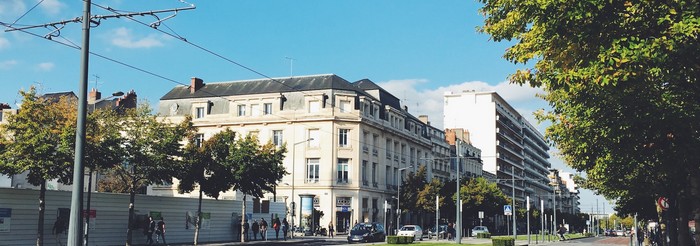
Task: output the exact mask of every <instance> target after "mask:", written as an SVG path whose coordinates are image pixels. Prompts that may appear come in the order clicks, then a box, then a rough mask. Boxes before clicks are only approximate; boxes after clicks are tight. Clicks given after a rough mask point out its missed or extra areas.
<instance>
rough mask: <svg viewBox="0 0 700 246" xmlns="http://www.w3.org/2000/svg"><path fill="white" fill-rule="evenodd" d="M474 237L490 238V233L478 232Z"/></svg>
mask: <svg viewBox="0 0 700 246" xmlns="http://www.w3.org/2000/svg"><path fill="white" fill-rule="evenodd" d="M476 238H491V233H488V232H479V233H477V234H476Z"/></svg>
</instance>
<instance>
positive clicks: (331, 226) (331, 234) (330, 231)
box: [328, 221, 335, 238]
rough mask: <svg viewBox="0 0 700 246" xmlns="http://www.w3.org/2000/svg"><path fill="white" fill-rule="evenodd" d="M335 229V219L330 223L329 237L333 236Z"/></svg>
mask: <svg viewBox="0 0 700 246" xmlns="http://www.w3.org/2000/svg"><path fill="white" fill-rule="evenodd" d="M334 231H335V229H334V228H333V221H331V222H330V223H328V237H330V238H333V232H334Z"/></svg>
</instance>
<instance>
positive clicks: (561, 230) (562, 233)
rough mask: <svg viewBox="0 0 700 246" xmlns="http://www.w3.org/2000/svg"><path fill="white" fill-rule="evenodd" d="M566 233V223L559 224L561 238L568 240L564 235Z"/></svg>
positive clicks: (558, 232)
mask: <svg viewBox="0 0 700 246" xmlns="http://www.w3.org/2000/svg"><path fill="white" fill-rule="evenodd" d="M564 233H566V227H564V225H562V224H559V229H558V230H557V234H559V240H561V241H564V240H566V238H565V237H564Z"/></svg>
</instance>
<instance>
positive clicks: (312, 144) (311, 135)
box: [309, 129, 321, 148]
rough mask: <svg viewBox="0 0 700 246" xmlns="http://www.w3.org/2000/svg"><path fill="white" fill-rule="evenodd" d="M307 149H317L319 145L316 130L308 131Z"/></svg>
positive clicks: (319, 138)
mask: <svg viewBox="0 0 700 246" xmlns="http://www.w3.org/2000/svg"><path fill="white" fill-rule="evenodd" d="M309 139H311V140H309V147H310V148H318V147H319V146H320V143H321V136H320V132H319V130H318V129H311V130H309Z"/></svg>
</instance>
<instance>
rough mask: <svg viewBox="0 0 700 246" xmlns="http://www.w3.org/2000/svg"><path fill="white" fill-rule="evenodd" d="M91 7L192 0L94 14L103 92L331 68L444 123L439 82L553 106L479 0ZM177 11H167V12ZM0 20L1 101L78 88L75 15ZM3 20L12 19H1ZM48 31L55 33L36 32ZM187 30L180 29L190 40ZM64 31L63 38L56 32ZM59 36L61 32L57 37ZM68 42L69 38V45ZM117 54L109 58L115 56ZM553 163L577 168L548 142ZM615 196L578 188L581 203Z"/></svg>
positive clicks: (519, 103)
mask: <svg viewBox="0 0 700 246" xmlns="http://www.w3.org/2000/svg"><path fill="white" fill-rule="evenodd" d="M93 4H94V5H93V6H92V14H93V15H103V16H104V15H112V14H115V13H114V12H111V11H108V10H106V9H107V8H106V7H109V8H111V9H112V10H118V11H121V12H120V13H127V12H148V11H154V10H167V9H175V8H187V7H190V6H192V5H193V6H195V7H196V8H195V9H193V10H181V11H178V12H177V14H176V15H175V16H172V15H173V13H162V14H158V18H159V19H160V20H164V21H162V22H161V24H160V25H159V26H158V29H157V30H156V29H152V28H150V27H149V25H150V24H152V23H154V22H155V21H156V18H155V17H153V16H150V15H146V16H139V17H135V18H134V19H135V20H136V21H135V20H131V19H128V18H118V19H117V18H111V19H105V20H100V21H99V23H93V27H92V28H91V34H90V43H89V50H90V51H91V52H93V53H95V54H96V55H92V56H90V63H89V70H88V74H89V88H90V89H92V88H97V89H98V90H99V91H101V92H102V94H103V97H106V96H108V95H110V94H111V93H112V92H116V91H123V92H128V91H130V90H134V91H135V92H136V94H137V95H138V97H139V101H142V102H143V101H147V102H149V103H150V104H152V105H156V104H157V102H158V100H159V99H160V97H162V96H163V95H165V93H167V92H168V91H169V90H170V89H171V88H173V87H174V86H177V85H188V84H189V83H190V78H192V77H198V78H202V79H203V80H204V82H205V83H213V82H222V81H233V80H245V79H259V78H264V77H272V78H276V77H289V76H290V75H291V76H302V75H315V74H336V75H338V76H340V77H342V78H344V79H346V80H348V81H350V82H353V81H357V80H361V79H365V78H366V79H370V80H372V81H374V82H376V83H377V84H379V85H380V86H382V87H383V88H384V89H386V90H387V91H389V92H391V93H392V94H394V95H395V96H397V97H398V98H399V99H401V100H402V104H403V105H406V106H408V107H409V112H410V113H411V114H413V115H416V116H417V115H428V116H429V119H430V121H431V122H432V125H434V126H436V127H438V128H442V103H443V99H442V97H443V94H444V92H446V91H453V92H459V91H462V90H477V91H496V92H498V93H499V94H500V95H501V96H502V97H503V98H505V99H506V101H508V102H509V103H510V104H511V105H512V106H513V107H514V108H515V109H517V110H518V111H519V112H520V114H521V115H523V116H524V117H525V118H526V119H528V121H530V122H531V123H532V124H534V125H536V126H537V128H538V129H539V130H540V131H541V132H544V129H545V128H546V126H547V125H548V123H547V122H543V123H538V122H537V121H536V120H535V119H534V117H533V116H532V112H534V111H536V110H538V109H545V110H546V109H548V108H549V107H548V104H547V103H546V102H545V101H544V100H542V99H540V98H538V97H537V96H536V95H537V94H538V93H542V90H541V89H538V88H531V87H529V86H518V85H513V84H510V83H509V82H508V75H509V74H511V73H513V72H514V71H515V70H516V69H519V68H527V67H528V66H531V65H532V64H517V65H516V64H512V63H510V62H508V61H507V60H505V59H504V58H503V57H502V56H503V53H504V52H505V50H506V49H507V48H508V47H509V46H510V45H512V43H509V42H502V43H497V42H494V41H491V40H489V36H488V35H486V34H482V33H479V32H478V29H477V27H478V26H480V25H482V24H483V20H484V17H483V16H482V15H481V14H479V12H478V9H479V8H480V7H481V3H479V2H478V1H476V0H470V1H463V0H443V1H421V0H402V1H398V0H383V1H376V0H337V1H289V0H267V1H260V0H239V1H194V0H190V1H189V2H183V1H178V0H169V1H166V0H161V1H123V0H97V1H93ZM82 11H83V3H82V1H67V0H43V1H42V0H26V1H23V0H0V22H3V23H8V24H11V23H15V24H14V25H13V26H14V27H24V26H34V25H43V24H46V23H53V22H59V21H64V20H74V19H75V18H76V17H79V16H82V15H83V12H82ZM170 17H172V18H170ZM55 26H56V27H57V28H60V29H59V30H58V31H56V30H57V29H56V28H51V27H49V28H45V27H38V28H31V29H27V30H26V31H27V32H31V34H29V33H25V32H22V31H11V32H6V31H5V32H0V85H2V90H0V102H5V103H9V104H10V105H11V106H12V107H13V108H17V106H16V105H17V104H18V103H19V101H20V96H19V94H18V91H19V90H27V89H29V88H30V87H31V86H35V87H36V88H37V89H38V90H39V92H40V93H51V92H63V91H75V92H76V93H77V92H78V91H79V81H80V78H81V72H80V59H81V55H80V50H79V49H76V48H72V47H80V45H82V42H83V38H82V24H81V23H74V22H71V23H68V24H66V25H65V26H61V25H55ZM2 29H3V30H7V27H2ZM49 35H52V37H51V40H48V39H45V38H43V37H45V36H49ZM185 40H186V41H185ZM59 42H60V43H59ZM61 43H62V44H61ZM71 46H72V47H71ZM105 58H106V59H105ZM115 61H116V62H115ZM550 154H551V156H552V158H551V159H550V162H552V165H553V167H554V168H558V169H563V170H565V171H569V172H574V173H575V171H574V170H572V169H571V168H569V167H567V166H566V165H564V163H563V162H562V161H561V159H559V158H557V153H556V149H554V148H553V150H552V153H550ZM596 201H597V202H599V203H600V204H599V206H598V207H599V210H600V212H602V207H603V203H606V204H605V206H606V207H607V208H608V212H609V211H611V209H610V208H612V206H610V203H609V202H607V201H606V199H605V198H603V197H601V196H597V195H594V194H593V192H591V191H589V190H581V201H580V202H581V205H580V207H581V210H582V211H583V212H590V211H591V210H595V206H596V203H597V202H596Z"/></svg>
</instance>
